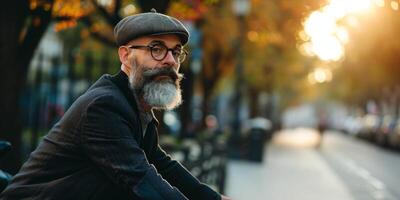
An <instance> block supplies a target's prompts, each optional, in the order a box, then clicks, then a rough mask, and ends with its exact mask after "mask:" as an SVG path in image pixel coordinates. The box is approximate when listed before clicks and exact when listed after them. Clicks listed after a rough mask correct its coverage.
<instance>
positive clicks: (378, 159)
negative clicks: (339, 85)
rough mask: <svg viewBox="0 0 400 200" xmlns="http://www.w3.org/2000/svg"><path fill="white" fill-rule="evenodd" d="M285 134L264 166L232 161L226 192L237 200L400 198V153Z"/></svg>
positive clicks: (338, 138) (331, 137)
mask: <svg viewBox="0 0 400 200" xmlns="http://www.w3.org/2000/svg"><path fill="white" fill-rule="evenodd" d="M318 141H319V135H318V134H317V133H316V131H314V130H311V129H293V130H285V131H281V132H280V133H278V134H276V135H275V137H274V139H273V140H272V142H271V144H270V145H269V146H268V147H267V148H266V149H265V154H264V161H263V163H262V164H259V163H252V162H247V161H236V160H234V161H230V162H229V164H228V177H227V188H226V193H227V195H228V196H231V197H232V198H233V199H235V200H245V199H252V200H254V199H255V200H265V199H274V200H286V199H287V200H291V199H296V200H303V199H304V200H314V199H315V200H317V199H318V200H320V199H324V200H331V199H332V200H338V199H340V200H376V199H382V200H383V199H384V200H395V199H400V191H399V190H398V188H399V187H398V184H399V183H400V154H399V152H392V151H390V150H385V149H383V148H380V147H378V146H376V145H374V144H371V143H368V142H366V141H362V140H359V139H357V138H353V137H351V136H348V135H345V134H342V133H339V132H333V131H328V132H326V133H325V135H324V138H323V141H322V145H321V147H320V148H316V144H317V143H318Z"/></svg>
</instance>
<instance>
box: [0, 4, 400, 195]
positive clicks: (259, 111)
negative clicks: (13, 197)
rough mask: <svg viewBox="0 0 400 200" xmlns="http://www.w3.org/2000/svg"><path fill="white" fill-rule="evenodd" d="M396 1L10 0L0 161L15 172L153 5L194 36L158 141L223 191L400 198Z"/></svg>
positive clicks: (2, 49)
mask: <svg viewBox="0 0 400 200" xmlns="http://www.w3.org/2000/svg"><path fill="white" fill-rule="evenodd" d="M399 3H400V2H399V0H351V1H345V0H296V1H294V0H269V1H266V0H14V1H12V2H11V1H8V2H4V3H2V6H1V8H0V10H1V12H0V16H1V17H0V26H1V30H0V33H1V35H0V74H1V75H2V77H1V79H0V82H1V83H0V91H1V92H2V95H1V97H0V102H1V103H0V139H1V140H5V141H9V142H10V143H11V144H12V149H11V151H9V152H7V153H6V154H4V156H3V155H1V156H2V158H1V160H0V168H1V169H3V170H4V171H7V172H9V173H11V174H15V173H16V172H17V171H18V169H19V167H20V166H21V164H22V163H23V162H24V161H25V160H26V159H27V158H28V156H29V154H30V152H32V151H33V150H34V149H35V148H36V146H37V144H38V143H39V142H40V140H41V138H42V136H44V135H45V134H46V133H47V132H48V130H49V129H50V128H51V127H52V126H53V125H54V124H55V123H56V122H57V121H58V120H59V119H60V118H61V117H62V116H63V114H64V113H65V111H66V110H67V109H68V107H69V106H70V105H71V104H72V103H73V102H74V100H75V99H76V98H77V97H78V96H79V95H81V94H82V93H84V92H85V91H86V90H87V89H88V87H89V86H90V85H91V84H92V83H93V82H94V81H96V80H97V79H98V78H99V77H100V76H101V75H102V74H105V73H108V74H115V73H117V72H118V71H119V68H120V63H119V60H118V57H117V46H116V45H115V43H114V39H113V33H112V30H113V27H114V25H115V24H116V23H117V22H118V21H119V20H120V19H122V18H123V17H125V16H128V15H132V14H136V13H140V12H148V11H150V9H151V8H156V10H157V11H158V12H160V13H166V14H169V15H171V16H175V17H176V18H178V19H181V20H183V22H184V23H185V25H186V26H187V27H188V29H189V31H190V33H191V38H190V42H189V44H188V45H187V46H186V48H187V49H188V50H189V52H190V54H189V55H190V56H189V59H187V60H186V61H185V63H183V64H182V66H181V72H182V73H184V74H185V79H184V80H183V81H182V87H183V99H184V103H183V105H182V106H181V107H180V108H178V109H176V110H172V111H166V112H157V113H156V114H157V117H158V119H159V120H160V122H161V124H160V127H159V129H160V138H161V139H160V141H161V143H162V146H163V147H164V148H165V149H166V150H167V151H168V152H169V153H171V155H172V156H173V157H174V158H175V159H177V160H180V161H181V162H182V163H183V164H184V165H185V166H186V167H187V168H188V169H189V170H190V171H191V172H192V173H193V174H194V175H196V176H197V177H198V178H199V179H200V180H202V181H204V182H206V183H208V184H210V185H211V186H212V187H214V188H215V189H216V190H218V191H220V192H223V193H226V194H227V195H228V196H231V197H232V198H233V199H236V200H242V199H280V200H285V199H305V200H306V199H307V200H310V199H311V200H312V199H335V200H337V199H341V200H343V199H344V200H346V199H357V200H358V199H362V200H369V199H390V200H392V199H400V190H399V189H398V188H399V187H398V185H399V184H400V152H399V151H398V150H399V149H400V118H399V111H400V79H399V78H398V77H399V75H400V66H399V65H400V59H399V54H400V40H398V39H397V37H398V35H399V34H400V17H399V15H400V11H399Z"/></svg>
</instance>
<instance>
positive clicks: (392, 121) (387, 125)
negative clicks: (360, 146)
mask: <svg viewBox="0 0 400 200" xmlns="http://www.w3.org/2000/svg"><path fill="white" fill-rule="evenodd" d="M396 122H397V119H396V117H395V116H394V115H385V116H384V117H383V119H382V122H381V124H380V127H379V128H378V130H377V131H376V132H374V133H373V136H374V140H375V142H376V143H377V144H378V145H381V146H386V145H387V144H388V140H389V134H390V133H391V132H393V130H394V128H395V125H396Z"/></svg>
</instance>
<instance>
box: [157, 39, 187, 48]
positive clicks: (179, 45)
mask: <svg viewBox="0 0 400 200" xmlns="http://www.w3.org/2000/svg"><path fill="white" fill-rule="evenodd" d="M150 44H163V45H165V46H167V45H166V44H165V42H164V41H162V40H152V41H151V42H150ZM178 47H179V48H181V49H183V46H182V45H181V44H177V45H175V47H173V49H175V48H178Z"/></svg>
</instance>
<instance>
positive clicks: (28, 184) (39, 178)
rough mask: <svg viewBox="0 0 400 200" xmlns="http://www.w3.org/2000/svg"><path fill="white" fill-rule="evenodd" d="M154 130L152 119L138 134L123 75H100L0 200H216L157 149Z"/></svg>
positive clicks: (135, 110) (135, 112)
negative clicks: (143, 131)
mask: <svg viewBox="0 0 400 200" xmlns="http://www.w3.org/2000/svg"><path fill="white" fill-rule="evenodd" d="M156 126H157V121H156V120H155V119H153V121H152V122H151V123H150V124H149V125H148V127H147V129H146V134H145V135H144V136H143V134H142V127H141V123H140V119H139V111H138V107H137V104H136V101H135V98H134V96H133V93H132V91H131V90H130V89H129V82H128V78H127V76H126V75H125V73H123V72H120V73H119V74H118V75H116V76H110V75H104V76H102V77H101V78H100V79H99V80H98V81H97V82H96V83H95V84H94V85H93V86H92V87H91V88H89V90H88V91H87V92H86V93H85V94H83V95H82V96H81V97H79V98H78V99H77V100H76V101H75V102H74V104H73V105H72V106H71V107H70V108H69V110H68V111H67V112H66V113H65V115H64V116H63V117H62V119H61V120H60V121H59V122H58V123H57V124H56V125H55V126H54V127H53V128H52V129H51V130H50V132H49V133H48V134H47V135H46V136H45V137H44V138H43V140H42V141H41V143H40V144H39V146H38V147H37V149H36V150H35V151H34V152H32V154H31V155H30V157H29V159H28V161H27V162H26V163H25V164H24V165H23V166H22V168H21V169H20V171H19V173H18V174H17V175H15V177H14V178H13V180H12V181H11V184H10V185H9V186H8V187H7V189H6V190H5V191H4V192H3V193H2V194H1V196H0V199H2V200H3V199H4V200H5V199H19V200H22V199H38V200H39V199H40V200H47V199H54V200H64V199H69V200H70V199H71V200H80V199H93V200H103V199H104V200H109V199H114V200H119V199H122V200H127V199H140V200H161V199H165V200H175V199H176V200H178V199H179V200H180V199H186V198H188V199H198V200H206V199H213V200H214V199H215V200H217V199H220V198H221V197H220V195H219V194H218V193H216V192H214V191H213V190H211V189H210V188H209V187H208V186H206V185H204V184H202V183H200V182H199V181H198V180H197V179H196V178H194V177H193V176H192V175H191V174H190V173H189V172H188V171H187V170H186V169H185V168H184V167H183V166H182V165H181V164H180V163H178V162H176V161H174V160H171V158H170V157H169V156H168V155H167V154H166V153H165V152H164V151H163V150H162V149H161V148H160V146H159V145H158V135H157V128H156ZM177 188H178V189H179V190H178V189H177ZM181 192H182V193H183V194H182V193H181Z"/></svg>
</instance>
